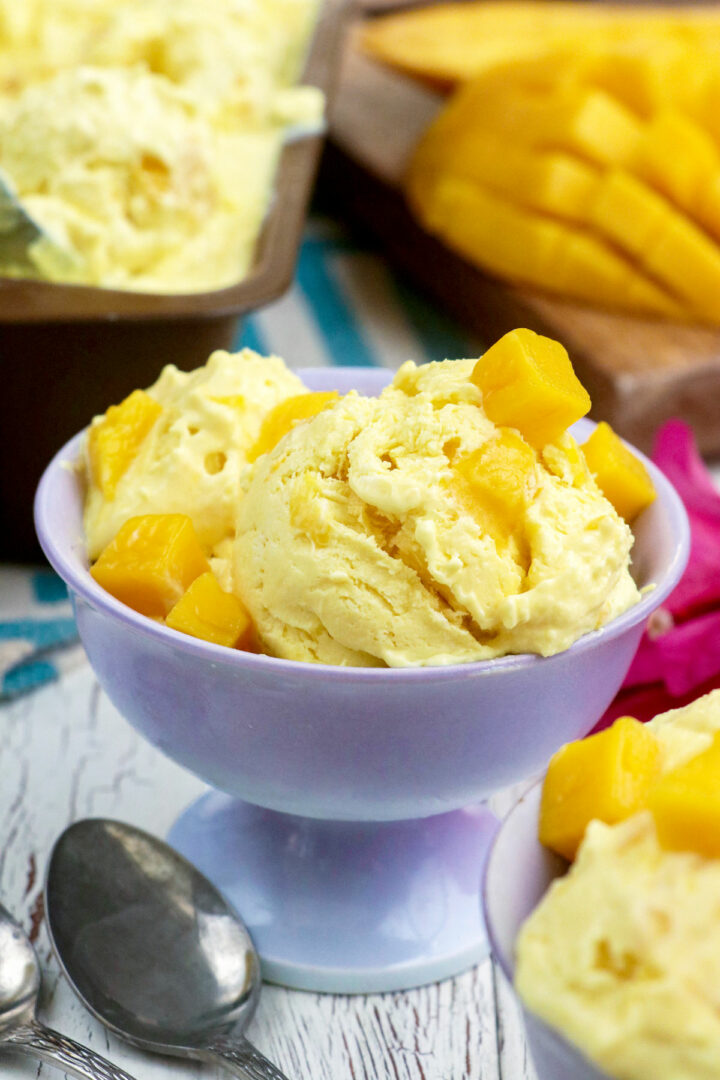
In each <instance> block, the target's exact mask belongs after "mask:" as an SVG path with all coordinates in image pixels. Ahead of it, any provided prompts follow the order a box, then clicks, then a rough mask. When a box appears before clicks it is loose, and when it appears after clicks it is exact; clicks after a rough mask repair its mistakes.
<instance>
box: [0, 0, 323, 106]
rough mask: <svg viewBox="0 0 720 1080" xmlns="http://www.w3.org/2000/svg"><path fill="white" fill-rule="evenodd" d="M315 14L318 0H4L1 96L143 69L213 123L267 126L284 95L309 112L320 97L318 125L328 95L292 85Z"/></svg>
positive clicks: (0, 37) (0, 13)
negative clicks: (89, 71) (47, 82)
mask: <svg viewBox="0 0 720 1080" xmlns="http://www.w3.org/2000/svg"><path fill="white" fill-rule="evenodd" d="M316 15H317V3H316V0H123V2H122V3H121V4H118V3H117V0H22V2H18V0H0V96H2V95H3V94H6V95H9V96H12V95H14V94H17V93H18V92H19V91H20V90H22V89H23V87H24V86H25V85H27V83H29V82H32V81H38V80H40V79H46V78H48V77H50V76H52V75H54V74H56V73H57V72H59V71H61V70H63V69H68V68H72V67H78V66H82V65H91V66H96V67H137V66H142V67H143V68H144V69H145V70H147V71H149V72H153V73H154V74H155V75H159V76H161V77H163V78H165V79H167V80H169V81H170V82H171V83H174V84H176V85H178V86H182V87H184V88H185V90H186V91H187V92H188V93H189V94H191V95H192V96H193V99H194V100H195V102H196V103H197V104H198V105H199V106H201V107H202V109H203V111H204V112H206V113H207V115H208V116H209V117H211V119H212V120H213V121H221V120H226V121H229V122H232V123H237V122H238V121H239V122H242V123H254V124H257V123H261V122H265V121H268V120H269V119H270V118H271V117H272V115H273V112H274V111H275V108H276V101H275V99H276V96H277V95H278V94H281V95H282V98H283V101H284V104H283V109H284V110H287V108H288V101H289V100H290V102H292V105H291V110H292V111H293V112H296V111H297V110H298V109H300V110H301V111H302V112H303V115H305V114H306V113H307V109H308V107H309V105H310V101H311V100H312V103H313V104H312V109H313V115H312V118H313V119H314V120H315V121H317V120H318V119H319V118H320V117H321V115H322V101H321V98H322V95H321V94H320V93H319V91H317V90H316V89H315V88H313V87H291V86H290V84H291V83H294V82H295V81H296V80H297V78H298V76H299V74H300V68H301V64H302V60H303V58H304V55H305V53H306V50H307V43H308V39H309V37H310V32H311V30H312V25H313V22H314V21H315V18H316ZM288 95H289V97H288ZM295 98H297V101H296V102H295V101H294V99H295Z"/></svg>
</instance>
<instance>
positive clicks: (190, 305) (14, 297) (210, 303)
mask: <svg viewBox="0 0 720 1080" xmlns="http://www.w3.org/2000/svg"><path fill="white" fill-rule="evenodd" d="M346 12H347V4H346V3H345V0H325V3H324V5H323V8H322V10H321V13H320V17H319V21H318V24H317V27H316V29H315V33H314V35H313V39H312V42H311V45H310V50H309V53H308V59H307V63H306V66H305V70H304V72H303V75H302V80H301V81H302V82H304V83H309V84H311V85H313V86H318V87H320V89H322V90H323V91H324V92H325V94H326V97H327V99H328V103H330V102H331V100H332V85H333V80H334V76H335V71H336V67H337V62H338V59H339V53H340V45H341V38H342V33H343V28H344V23H345V14H346ZM322 141H323V140H322V138H320V137H310V138H306V139H302V140H299V141H297V142H293V143H290V144H288V145H287V146H286V147H285V149H284V150H283V153H282V156H281V159H280V164H279V168H278V172H277V175H276V177H275V185H274V193H273V197H272V201H271V205H270V209H269V212H268V215H267V217H266V220H265V223H264V226H263V229H262V231H261V234H260V237H259V239H258V245H257V251H256V255H255V259H254V263H253V266H252V269H251V270H250V273H249V274H248V275H246V277H245V278H244V279H243V280H242V281H240V282H238V284H237V285H232V286H230V287H228V288H225V289H217V290H214V291H212V292H203V293H187V294H183V295H180V294H171V295H160V294H153V293H133V292H126V291H120V290H115V289H100V288H95V287H86V286H79V285H55V284H50V283H47V282H40V281H30V280H25V281H23V280H16V279H11V278H2V277H0V559H3V560H14V561H28V560H35V559H36V558H39V557H40V549H39V547H38V546H37V543H36V540H35V534H34V529H33V522H32V501H33V495H34V491H35V487H36V485H37V481H38V480H39V478H40V474H41V473H42V471H43V469H44V467H45V465H46V464H47V462H48V461H49V459H50V458H51V457H52V455H53V454H54V453H55V452H56V451H57V450H58V449H59V448H60V446H62V444H63V443H64V442H65V441H66V440H67V439H68V438H69V437H70V436H71V435H73V434H74V433H75V432H76V431H78V430H79V429H81V428H82V427H84V426H85V425H86V424H87V423H88V421H89V419H90V418H91V417H92V416H93V415H95V414H96V413H100V412H104V411H105V409H106V408H107V406H108V405H110V404H112V403H114V402H118V401H121V400H122V398H124V397H125V396H126V395H127V394H128V393H129V392H130V391H131V390H133V389H135V388H136V387H143V386H148V385H149V384H150V383H152V382H154V381H155V379H156V378H157V376H158V374H159V372H160V369H161V367H162V366H163V365H164V364H166V363H174V364H177V366H178V367H180V368H184V369H191V368H194V367H197V366H198V365H199V364H202V363H204V362H205V360H206V359H207V357H208V355H209V354H210V353H211V352H212V351H213V349H223V348H228V347H229V346H230V345H231V343H232V341H233V338H234V336H235V334H236V331H237V329H238V326H239V321H240V318H241V316H242V315H244V314H246V313H248V312H250V311H253V310H255V309H257V308H259V307H262V306H263V305H264V304H266V303H268V302H269V301H271V300H273V299H275V298H276V297H278V296H280V295H281V294H282V293H283V292H284V291H285V290H286V289H287V287H288V286H289V284H290V282H291V280H292V277H293V273H294V270H295V262H296V258H297V252H298V247H299V244H300V239H301V235H302V230H303V225H304V222H305V216H306V212H307V206H308V202H309V199H310V194H311V191H312V186H313V182H314V178H315V172H316V168H317V163H318V158H319V154H320V149H321V146H322Z"/></svg>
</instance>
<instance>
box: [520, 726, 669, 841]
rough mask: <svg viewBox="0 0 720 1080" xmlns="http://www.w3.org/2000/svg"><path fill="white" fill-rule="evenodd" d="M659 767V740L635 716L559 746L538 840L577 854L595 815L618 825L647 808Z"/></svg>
mask: <svg viewBox="0 0 720 1080" xmlns="http://www.w3.org/2000/svg"><path fill="white" fill-rule="evenodd" d="M661 768H662V752H661V748H660V744H659V742H658V740H657V739H656V738H655V736H654V735H653V734H652V732H651V731H648V729H647V728H646V727H645V726H644V725H643V724H641V723H640V721H639V720H635V719H634V718H633V717H631V716H622V717H620V718H619V719H618V720H616V721H615V723H614V724H613V725H612V727H610V728H607V729H606V730H605V731H601V732H599V733H598V734H597V735H590V736H589V737H588V738H586V739H580V740H578V741H577V742H572V743H568V744H567V745H566V746H563V747H561V748H560V750H558V752H557V753H556V754H555V755H554V756H553V757H552V758H551V760H550V764H549V765H548V770H547V773H546V776H545V781H544V783H543V790H542V798H541V803H540V822H539V828H538V835H539V839H540V842H541V843H542V844H544V845H545V847H548V848H550V849H551V850H552V851H556V852H557V853H558V854H559V855H562V856H564V857H565V858H566V859H569V860H572V859H574V858H575V854H576V852H577V849H578V847H579V846H580V843H581V841H582V839H583V837H584V835H585V829H586V828H587V826H588V825H589V824H590V822H591V821H593V820H598V821H603V822H605V824H607V825H615V824H617V823H618V822H619V821H624V820H625V818H628V817H630V816H631V815H632V814H635V813H637V812H638V811H639V810H643V809H645V807H646V806H647V804H648V798H649V795H650V791H651V789H652V787H653V785H654V784H655V783H656V781H657V780H658V778H659V776H660V771H661Z"/></svg>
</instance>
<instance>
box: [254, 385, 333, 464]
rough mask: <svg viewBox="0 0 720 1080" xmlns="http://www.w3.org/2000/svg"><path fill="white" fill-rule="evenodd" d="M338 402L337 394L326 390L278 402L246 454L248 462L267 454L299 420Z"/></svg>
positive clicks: (307, 418) (305, 418) (309, 417)
mask: <svg viewBox="0 0 720 1080" xmlns="http://www.w3.org/2000/svg"><path fill="white" fill-rule="evenodd" d="M339 400H340V395H339V394H338V393H336V392H335V391H334V390H328V391H316V392H315V393H309V394H296V395H295V396H294V397H290V398H286V399H285V401H281V402H279V403H278V404H277V405H276V406H275V408H274V409H271V410H270V412H269V413H268V414H267V416H266V417H265V419H264V420H263V422H262V427H261V428H260V434H259V435H258V437H257V441H256V442H255V445H254V446H252V447H251V449H250V452H249V453H248V461H255V460H256V459H257V458H259V457H260V455H261V454H267V453H268V452H269V451H270V450H272V449H273V447H275V446H277V444H278V443H279V442H280V440H281V439H282V437H283V435H287V433H288V431H290V429H291V428H292V427H294V426H295V424H297V423H299V422H300V421H301V420H310V419H311V418H312V417H313V416H317V414H318V413H321V412H322V411H323V410H324V409H329V408H330V407H331V406H332V405H334V404H335V402H336V401H339Z"/></svg>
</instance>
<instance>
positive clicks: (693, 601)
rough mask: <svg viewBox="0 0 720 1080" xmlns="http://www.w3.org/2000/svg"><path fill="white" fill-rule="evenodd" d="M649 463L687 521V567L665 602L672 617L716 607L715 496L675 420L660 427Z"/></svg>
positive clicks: (719, 512)
mask: <svg viewBox="0 0 720 1080" xmlns="http://www.w3.org/2000/svg"><path fill="white" fill-rule="evenodd" d="M653 460H654V461H655V463H656V465H658V466H659V468H661V469H662V471H663V472H664V473H665V475H666V476H667V477H668V479H669V480H670V481H671V483H672V484H673V485H674V486H675V488H676V490H677V492H678V494H679V495H680V497H681V499H682V500H683V503H684V504H685V509H686V510H687V512H688V517H689V519H690V559H689V562H688V566H687V569H686V571H685V573H684V574H683V577H682V580H681V581H680V583H679V584H678V586H677V587H676V588H675V590H674V591H673V593H672V595H671V596H670V597H669V598H668V600H667V601H666V604H665V606H666V607H667V608H668V610H669V611H671V612H672V613H673V614H674V615H689V614H691V613H692V612H693V611H700V610H703V609H707V608H709V607H712V606H713V605H714V604H716V603H720V493H718V491H717V490H716V489H715V486H714V484H713V482H712V480H711V478H710V475H709V473H708V472H707V470H706V468H705V465H704V463H703V460H702V458H701V457H700V455H699V454H698V452H697V448H696V445H695V439H694V437H693V433H692V431H691V429H690V428H689V427H688V426H687V424H684V423H682V422H681V421H679V420H670V421H669V422H668V423H667V424H665V425H664V426H663V427H662V428H661V430H660V432H659V433H658V436H657V440H656V443H655V451H654V453H653Z"/></svg>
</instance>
